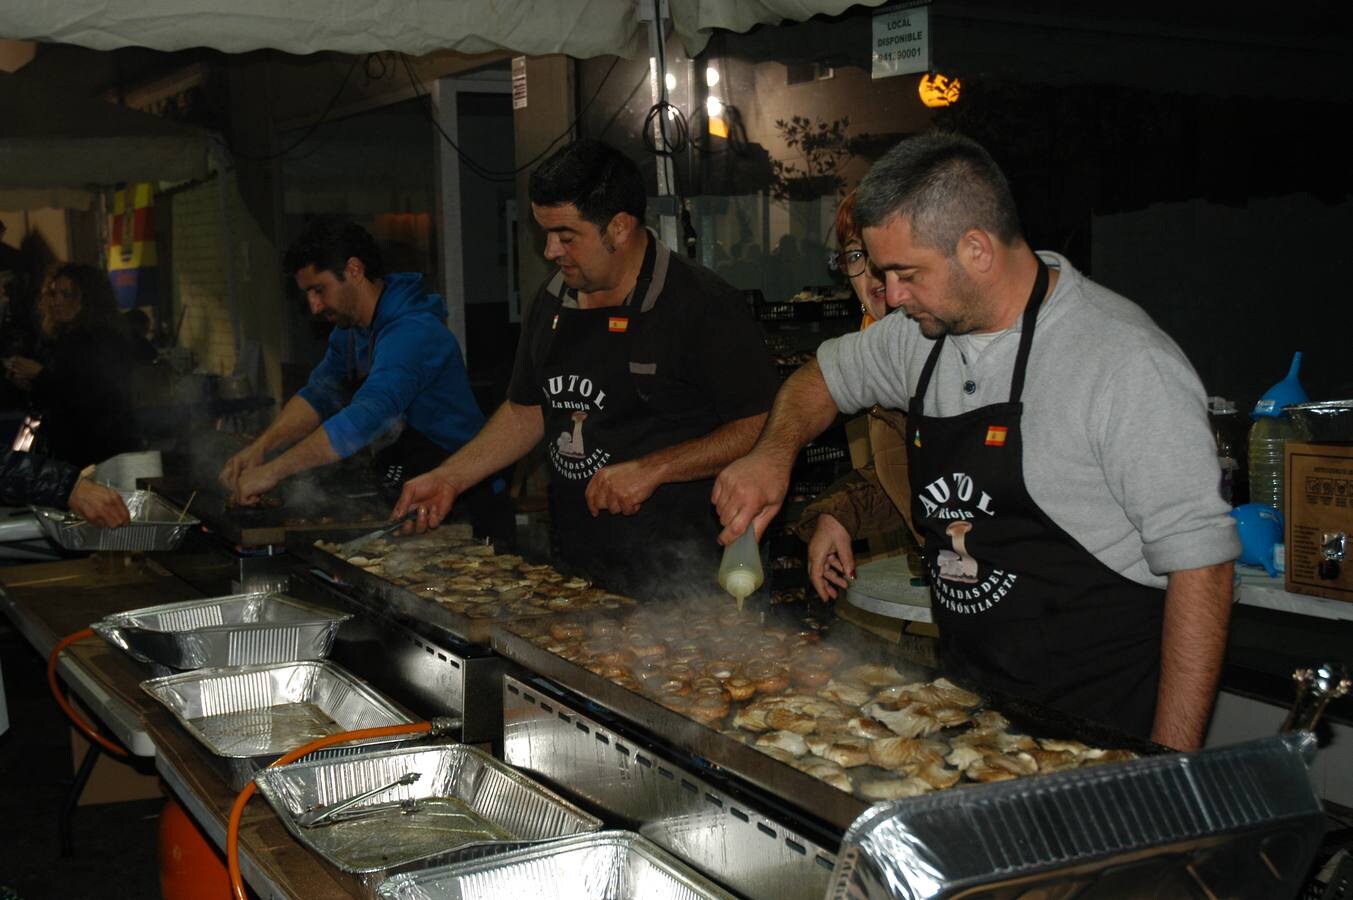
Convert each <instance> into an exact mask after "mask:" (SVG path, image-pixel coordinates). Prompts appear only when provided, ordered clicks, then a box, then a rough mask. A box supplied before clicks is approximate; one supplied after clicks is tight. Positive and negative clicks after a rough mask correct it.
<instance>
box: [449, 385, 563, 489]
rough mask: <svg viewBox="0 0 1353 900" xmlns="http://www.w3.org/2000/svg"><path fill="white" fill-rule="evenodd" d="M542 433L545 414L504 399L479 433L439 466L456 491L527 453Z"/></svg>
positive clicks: (532, 407)
mask: <svg viewBox="0 0 1353 900" xmlns="http://www.w3.org/2000/svg"><path fill="white" fill-rule="evenodd" d="M544 434H545V417H544V414H543V413H542V412H541V410H540V407H539V406H523V405H521V404H517V403H513V402H512V401H511V400H508V401H506V402H504V403H503V405H502V406H500V407H498V409H496V410H494V413H493V415H492V416H490V417H489V420H488V421H487V422H485V423H484V427H483V428H481V429H480V430H479V434H477V435H475V436H474V437H473V438H472V439H471V440H470V442H469V443H467V444H466V445H465V446H464V447H461V448H460V449H459V450H457V451H456V452H455V453H454V454H452V455H451V456H450V457H449V458H448V459H447V460H446V461H445V462H443V463H442V464H441V466H440V469H441V471H442V472H443V473H445V474H446V475H447V477H448V478H450V479H451V481H452V482H453V483H454V484H455V486H456V490H458V491H465V490H468V489H469V488H471V487H473V486H475V485H476V484H478V483H479V482H481V481H483V480H484V479H485V478H487V477H489V476H490V475H492V474H493V473H494V472H497V471H498V470H499V469H502V468H503V467H505V466H508V465H510V464H512V463H514V462H516V461H517V460H519V459H521V458H522V457H523V456H525V455H526V454H527V453H530V452H531V448H532V447H534V446H535V445H536V444H538V443H540V438H541V437H542V436H543V435H544Z"/></svg>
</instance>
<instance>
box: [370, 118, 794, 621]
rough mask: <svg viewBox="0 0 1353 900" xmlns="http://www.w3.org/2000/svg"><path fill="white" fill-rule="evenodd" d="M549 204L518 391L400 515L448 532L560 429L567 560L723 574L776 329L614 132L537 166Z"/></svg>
mask: <svg viewBox="0 0 1353 900" xmlns="http://www.w3.org/2000/svg"><path fill="white" fill-rule="evenodd" d="M530 195H531V212H532V215H533V216H534V217H535V220H536V224H537V225H539V226H540V228H541V230H542V231H544V233H545V258H546V259H547V260H549V261H550V262H551V263H553V264H554V265H556V266H557V267H558V269H557V271H556V272H555V273H554V274H553V275H552V276H551V277H550V278H549V280H548V281H547V282H546V284H545V285H544V287H543V288H542V289H541V291H540V292H539V293H538V294H537V295H536V298H535V300H534V302H533V304H532V306H531V308H530V310H529V311H528V313H527V315H526V320H525V322H524V323H523V326H522V335H521V342H520V343H519V344H518V347H517V358H516V368H515V370H514V372H513V376H512V383H511V386H510V387H509V389H508V399H507V402H505V403H504V404H503V405H502V406H500V407H499V408H498V410H497V412H495V413H494V414H493V416H492V418H490V419H489V422H488V424H487V425H485V426H484V430H483V431H482V432H480V433H479V435H478V436H477V437H476V438H475V439H474V440H473V441H471V442H470V443H469V444H467V445H466V446H465V448H464V449H462V450H461V451H460V452H459V453H457V454H455V455H454V456H452V457H450V458H449V459H447V460H446V461H445V462H444V463H442V465H441V466H439V467H438V468H436V469H434V470H433V471H431V472H428V473H427V474H426V475H423V476H420V477H419V478H416V479H414V480H413V481H411V482H409V483H408V484H407V485H405V488H404V493H403V495H402V496H401V497H400V499H399V503H398V505H397V506H396V507H395V509H394V515H395V516H402V515H404V514H405V513H406V512H409V511H411V510H416V511H417V513H418V518H417V522H416V528H417V530H418V531H423V530H425V529H427V528H429V527H432V528H435V527H436V526H437V525H438V524H439V523H440V522H441V520H442V517H444V516H445V515H446V514H447V512H448V511H449V510H450V509H451V508H452V505H453V504H455V503H456V502H457V501H458V498H459V497H460V496H461V495H462V494H463V493H464V492H465V491H467V490H469V489H470V488H471V486H472V485H474V484H476V483H478V482H479V481H480V480H481V479H483V478H485V477H486V476H487V475H489V474H490V473H492V472H496V471H497V470H499V469H501V468H503V467H504V466H506V465H508V464H510V463H512V462H515V461H516V460H518V459H520V458H521V457H523V456H525V455H526V454H527V453H528V452H529V451H530V450H531V449H532V448H533V447H535V446H536V445H537V444H538V443H539V442H540V441H541V440H542V439H544V441H545V446H546V451H547V455H548V457H549V463H550V517H551V524H552V526H553V529H554V531H555V538H556V541H557V544H558V550H559V553H560V556H561V558H562V560H563V562H564V563H565V564H567V565H568V566H571V567H574V568H576V569H579V570H581V571H583V572H585V573H587V574H588V575H589V576H590V577H592V578H594V579H596V580H597V581H598V582H599V583H601V584H603V585H604V586H606V587H608V588H610V589H611V590H616V591H621V592H626V593H631V594H634V595H636V596H672V595H674V594H677V593H681V592H683V591H691V590H697V589H700V590H703V589H704V588H705V583H706V582H708V584H710V585H712V584H713V582H714V575H715V571H716V569H717V565H718V555H719V547H718V544H717V543H716V542H715V535H716V533H717V532H718V527H717V526H716V525H715V523H714V520H713V517H712V514H711V513H712V510H711V509H710V505H709V490H710V487H711V485H712V483H713V482H712V478H713V476H714V474H715V473H716V472H717V471H718V470H719V469H720V468H721V467H722V466H724V465H725V464H727V463H728V461H730V460H732V459H734V458H736V457H737V456H739V455H741V454H742V453H745V452H746V451H747V449H748V448H749V447H751V445H752V442H753V441H754V440H755V439H756V435H757V433H758V432H759V431H760V430H761V425H762V423H763V422H764V421H765V417H766V410H767V409H768V408H769V406H770V401H771V398H772V397H773V396H774V393H775V386H776V376H775V368H774V365H773V363H772V362H771V358H770V354H769V352H768V351H767V349H766V344H765V339H764V336H763V335H762V333H761V329H760V327H759V325H758V324H757V322H756V320H755V319H754V318H753V316H752V313H751V310H750V309H749V308H748V306H747V304H746V303H745V302H744V301H743V300H742V297H741V295H740V294H739V292H738V291H737V290H735V289H734V288H732V287H731V286H730V285H728V284H727V283H726V282H724V281H723V280H722V279H721V278H719V277H718V276H717V275H715V274H714V273H713V272H710V271H709V270H707V269H704V268H702V267H700V266H697V265H695V264H694V263H691V262H688V261H687V260H686V259H684V258H683V257H681V256H680V255H679V254H677V253H674V252H673V251H672V250H670V249H669V248H668V247H667V246H666V245H664V244H663V243H662V242H661V241H659V240H658V237H657V235H655V234H653V233H652V232H650V231H649V230H648V229H647V228H645V227H644V225H643V221H644V207H645V204H646V199H647V198H646V197H645V194H644V183H643V178H642V176H641V175H640V173H639V168H638V166H636V165H635V164H634V162H633V160H631V159H629V158H628V157H626V156H625V155H624V154H622V153H620V152H619V151H618V150H616V149H615V148H613V147H611V146H609V145H607V144H604V143H602V142H600V141H587V140H584V141H575V142H574V143H572V144H569V145H567V146H565V147H563V148H562V149H560V150H559V151H558V152H556V153H555V154H554V155H553V156H551V157H550V158H549V159H548V160H546V161H545V162H543V163H541V165H540V166H539V167H538V168H537V169H536V170H535V171H534V172H533V173H532V174H531V183H530Z"/></svg>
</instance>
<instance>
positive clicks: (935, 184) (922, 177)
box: [855, 131, 1020, 257]
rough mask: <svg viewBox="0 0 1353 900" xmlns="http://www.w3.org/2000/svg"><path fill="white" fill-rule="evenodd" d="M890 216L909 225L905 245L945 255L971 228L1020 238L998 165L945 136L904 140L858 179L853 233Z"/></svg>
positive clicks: (978, 148) (969, 143) (957, 137)
mask: <svg viewBox="0 0 1353 900" xmlns="http://www.w3.org/2000/svg"><path fill="white" fill-rule="evenodd" d="M894 215H901V216H903V217H904V218H905V219H906V220H907V221H908V222H909V223H910V224H911V229H912V240H913V241H915V242H916V243H917V244H919V245H921V246H924V247H929V248H931V249H935V250H938V251H940V252H941V253H943V254H944V255H945V256H946V257H951V256H953V254H954V252H955V250H956V248H957V247H958V242H959V239H960V238H962V237H963V235H964V234H966V233H967V232H968V231H969V230H970V229H972V228H980V229H982V230H983V231H986V232H989V233H991V234H993V235H995V236H996V237H997V238H999V239H1000V240H1001V242H1002V243H1004V244H1007V245H1009V244H1013V243H1015V242H1016V241H1017V240H1018V238H1019V236H1020V227H1019V213H1018V212H1017V211H1016V210H1015V200H1014V197H1013V196H1011V194H1010V184H1009V182H1007V181H1006V180H1005V175H1004V174H1003V173H1002V172H1001V169H1000V166H998V165H996V161H995V160H994V159H992V158H991V154H989V153H987V151H986V150H985V149H984V148H983V147H982V145H981V144H979V143H977V142H976V141H974V140H972V139H971V138H968V137H964V136H963V135H961V134H955V133H953V132H941V131H937V132H932V133H930V134H923V135H918V136H916V137H911V138H907V139H906V140H904V141H902V142H901V143H899V144H898V145H897V146H895V147H893V148H892V149H891V150H889V151H888V152H887V153H885V154H884V155H883V158H882V159H880V160H879V161H878V162H876V163H875V164H874V166H873V168H871V169H870V170H869V174H867V175H865V177H864V180H863V181H861V182H860V186H859V187H858V188H857V189H856V198H855V222H856V224H857V225H858V226H859V227H860V228H861V229H864V228H874V227H878V226H880V225H882V224H884V223H885V222H887V221H888V220H889V219H891V218H892V217H893V216H894Z"/></svg>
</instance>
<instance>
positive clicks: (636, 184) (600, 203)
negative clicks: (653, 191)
mask: <svg viewBox="0 0 1353 900" xmlns="http://www.w3.org/2000/svg"><path fill="white" fill-rule="evenodd" d="M530 194H531V202H532V203H534V204H535V205H537V206H563V205H564V204H567V203H572V204H573V205H574V206H576V207H578V214H579V215H581V216H582V217H583V218H584V219H586V220H587V221H588V222H591V223H592V224H593V225H595V226H597V228H599V229H601V230H603V231H604V230H605V229H606V226H607V225H609V224H610V223H611V219H612V218H614V217H615V214H616V213H621V212H626V213H629V214H630V215H632V216H634V218H636V219H638V220H639V222H640V223H641V224H642V223H643V221H644V206H645V204H646V203H647V202H648V197H647V195H646V194H645V192H644V179H643V176H641V175H640V174H639V167H638V166H636V165H635V164H634V160H632V159H630V158H629V157H628V156H626V155H625V154H623V153H621V152H620V151H619V150H617V149H615V148H614V147H612V146H611V145H610V144H606V143H603V142H601V141H592V140H582V141H574V142H573V143H571V144H566V145H565V146H563V147H561V148H560V149H559V151H558V152H557V153H555V154H554V155H553V156H551V157H550V158H549V159H547V160H545V161H544V162H543V163H541V164H540V166H539V167H538V168H537V169H536V170H535V171H534V172H532V173H531V185H530Z"/></svg>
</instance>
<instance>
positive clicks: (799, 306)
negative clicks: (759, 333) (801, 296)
mask: <svg viewBox="0 0 1353 900" xmlns="http://www.w3.org/2000/svg"><path fill="white" fill-rule="evenodd" d="M756 317H757V318H758V319H760V320H761V321H762V322H817V321H819V320H821V318H822V304H821V303H814V302H811V301H808V302H804V303H758V304H757V306H756Z"/></svg>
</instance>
